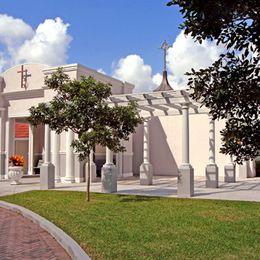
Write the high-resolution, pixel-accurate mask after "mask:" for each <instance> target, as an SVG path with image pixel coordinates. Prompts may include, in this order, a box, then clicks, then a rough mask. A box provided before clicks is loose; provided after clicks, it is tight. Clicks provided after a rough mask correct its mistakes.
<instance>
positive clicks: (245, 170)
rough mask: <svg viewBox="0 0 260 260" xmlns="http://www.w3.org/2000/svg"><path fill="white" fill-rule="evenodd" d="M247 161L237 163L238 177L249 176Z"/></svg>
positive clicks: (244, 177) (245, 177)
mask: <svg viewBox="0 0 260 260" xmlns="http://www.w3.org/2000/svg"><path fill="white" fill-rule="evenodd" d="M249 167H250V166H249V161H243V164H241V165H239V167H238V168H239V178H241V179H247V178H248V177H249Z"/></svg>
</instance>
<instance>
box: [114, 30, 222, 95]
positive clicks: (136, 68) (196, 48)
mask: <svg viewBox="0 0 260 260" xmlns="http://www.w3.org/2000/svg"><path fill="white" fill-rule="evenodd" d="M222 51H223V48H222V47H221V46H216V43H215V42H214V41H213V42H209V41H203V43H202V44H199V43H197V42H194V40H193V39H192V38H191V37H190V36H185V35H184V33H183V32H181V33H180V34H179V35H178V36H177V38H176V40H175V42H174V43H173V44H172V46H171V47H170V48H169V50H168V51H167V68H168V81H169V83H170V85H171V86H172V88H173V89H180V88H187V76H185V75H184V74H185V73H186V72H189V71H191V68H194V69H195V70H198V69H200V68H205V67H207V66H209V65H211V64H212V63H213V62H214V61H215V60H217V59H218V56H219V54H220V53H221V52H222ZM114 66H115V70H114V72H113V75H112V76H114V77H117V78H119V79H121V80H125V81H128V82H130V83H133V84H135V86H136V87H135V90H134V91H135V92H144V91H151V90H153V89H155V88H156V87H157V86H159V85H160V83H161V81H162V74H160V73H156V74H154V75H153V74H152V67H151V66H150V65H147V64H145V62H144V60H143V59H142V57H140V56H139V55H128V56H127V57H125V58H122V59H120V60H119V61H118V62H117V63H115V64H114Z"/></svg>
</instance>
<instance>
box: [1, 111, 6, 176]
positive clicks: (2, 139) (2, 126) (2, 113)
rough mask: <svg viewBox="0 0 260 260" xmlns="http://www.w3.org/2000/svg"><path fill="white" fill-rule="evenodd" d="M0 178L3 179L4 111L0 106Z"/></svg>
mask: <svg viewBox="0 0 260 260" xmlns="http://www.w3.org/2000/svg"><path fill="white" fill-rule="evenodd" d="M0 116H1V117H0V180H4V179H5V156H6V155H5V111H4V108H0Z"/></svg>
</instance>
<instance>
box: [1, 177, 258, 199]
mask: <svg viewBox="0 0 260 260" xmlns="http://www.w3.org/2000/svg"><path fill="white" fill-rule="evenodd" d="M39 189H40V179H39V177H31V178H28V177H26V178H22V180H21V184H20V185H10V182H9V181H7V180H5V181H0V196H4V195H9V194H14V193H19V192H24V191H29V190H39ZM55 189H56V190H71V191H86V183H73V184H65V183H56V184H55ZM117 190H118V191H117V193H118V194H135V195H145V196H161V197H177V178H176V177H165V176H156V177H154V180H153V185H151V186H141V185H140V184H139V179H138V178H136V177H132V178H128V179H125V180H118V186H117ZM91 191H92V192H101V183H100V182H96V183H92V184H91ZM193 198H195V199H220V200H243V201H258V202H260V178H259V177H258V178H250V179H238V180H237V182H236V183H224V182H223V181H220V185H219V188H217V189H211V188H205V178H204V177H196V178H195V196H194V197H193Z"/></svg>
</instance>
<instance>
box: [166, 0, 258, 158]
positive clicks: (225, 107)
mask: <svg viewBox="0 0 260 260" xmlns="http://www.w3.org/2000/svg"><path fill="white" fill-rule="evenodd" d="M167 5H168V6H171V5H178V6H179V7H180V12H181V13H182V15H183V18H184V22H183V24H182V25H181V26H180V27H181V28H182V29H184V31H185V34H189V35H191V36H192V37H193V38H194V39H195V40H197V41H198V42H200V43H201V42H202V40H204V39H208V40H216V43H217V44H221V45H223V46H224V49H225V50H224V51H223V54H221V55H220V57H219V59H218V60H217V61H215V62H214V63H213V64H212V65H211V66H210V67H208V68H206V69H201V70H199V71H194V70H192V71H191V72H189V73H187V75H189V76H190V78H189V82H188V85H189V86H190V87H191V89H193V94H192V97H193V98H194V99H195V100H197V101H200V102H201V103H202V105H205V106H206V107H208V108H209V110H210V114H211V115H212V117H213V119H219V118H222V119H223V118H225V119H226V126H225V129H223V131H222V132H221V134H222V141H223V146H222V148H221V152H222V153H225V154H230V155H234V156H235V161H236V162H238V163H240V162H241V161H242V160H249V159H253V158H255V157H256V156H257V155H259V154H260V114H259V111H260V61H259V58H260V1H259V0H235V1H234V0H191V1H186V0H172V1H170V2H169V3H168V4H167Z"/></svg>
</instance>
